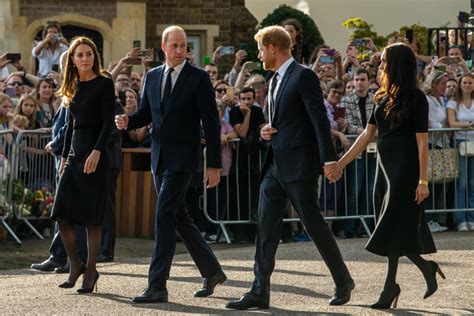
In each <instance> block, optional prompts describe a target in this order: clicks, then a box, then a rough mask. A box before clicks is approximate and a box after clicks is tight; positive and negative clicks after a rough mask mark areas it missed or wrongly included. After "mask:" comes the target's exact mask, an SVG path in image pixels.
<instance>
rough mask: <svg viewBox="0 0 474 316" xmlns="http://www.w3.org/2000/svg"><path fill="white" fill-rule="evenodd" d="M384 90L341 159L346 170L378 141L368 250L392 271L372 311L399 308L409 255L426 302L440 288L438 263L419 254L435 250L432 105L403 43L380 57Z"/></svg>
mask: <svg viewBox="0 0 474 316" xmlns="http://www.w3.org/2000/svg"><path fill="white" fill-rule="evenodd" d="M381 58H382V63H381V65H380V68H379V71H381V87H380V89H379V91H378V92H377V93H376V95H375V97H374V99H375V103H376V106H375V107H374V110H373V112H372V115H371V116H370V119H369V122H368V124H367V127H366V128H365V131H364V132H363V133H362V134H361V135H360V136H359V137H358V138H357V140H356V142H355V143H354V145H353V146H352V147H351V148H350V149H349V151H348V152H347V153H346V154H345V155H344V156H343V157H342V158H341V159H340V160H339V162H338V164H339V165H340V167H341V168H344V167H345V166H347V164H349V163H350V162H351V161H352V160H354V159H355V158H356V157H357V156H358V155H359V154H360V153H361V152H362V151H363V150H365V149H366V147H367V145H368V144H369V143H370V141H371V140H372V139H373V138H374V136H375V134H376V132H377V131H378V139H377V150H378V155H377V171H376V180H375V188H374V210H375V220H376V227H375V229H374V232H373V234H372V236H371V237H370V239H369V241H368V243H367V245H366V249H367V250H368V251H370V252H372V253H375V254H377V255H380V256H385V257H387V258H388V273H387V278H386V280H385V286H384V289H383V292H382V294H381V295H380V298H379V300H378V301H377V302H376V303H375V304H373V305H372V306H371V307H372V308H390V306H391V305H393V307H396V304H397V301H398V296H399V295H400V286H399V285H398V284H397V283H396V274H397V267H398V259H399V258H400V257H401V256H406V257H407V258H408V259H410V260H411V261H412V262H413V263H414V264H415V265H416V266H417V267H418V269H420V270H421V272H422V273H423V276H424V278H425V281H426V284H427V291H426V293H425V295H424V298H428V297H429V296H431V295H432V294H433V293H434V292H435V291H436V290H437V288H438V283H437V280H436V273H437V272H438V273H439V274H440V275H441V276H442V277H444V275H443V274H442V272H441V270H440V268H439V266H438V264H437V263H436V262H434V261H427V260H425V259H423V258H422V257H421V256H420V255H421V254H429V253H434V252H436V247H435V244H434V242H433V238H432V236H431V233H430V231H429V229H428V225H427V224H426V222H425V219H424V216H423V208H422V204H421V203H422V202H423V200H425V199H426V198H427V197H428V195H429V191H428V181H427V180H428V102H427V100H426V97H425V95H424V94H423V92H422V91H421V90H420V89H419V88H418V84H417V82H418V81H417V73H416V58H415V55H414V53H413V51H412V50H411V49H410V47H408V46H407V45H405V44H402V43H397V44H393V45H390V46H387V47H386V48H385V49H384V51H383V53H382V57H381Z"/></svg>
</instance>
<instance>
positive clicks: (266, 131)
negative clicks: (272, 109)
mask: <svg viewBox="0 0 474 316" xmlns="http://www.w3.org/2000/svg"><path fill="white" fill-rule="evenodd" d="M277 132H278V130H277V129H276V128H273V127H271V125H270V124H267V125H265V126H264V127H262V129H261V130H260V137H262V139H263V140H266V141H269V140H271V139H272V135H273V134H275V133H277Z"/></svg>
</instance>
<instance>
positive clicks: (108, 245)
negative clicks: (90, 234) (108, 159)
mask: <svg viewBox="0 0 474 316" xmlns="http://www.w3.org/2000/svg"><path fill="white" fill-rule="evenodd" d="M119 174H120V169H112V170H111V172H110V179H109V185H108V187H107V204H106V205H105V214H104V223H103V225H102V240H101V242H100V254H102V255H104V256H107V257H113V256H114V250H115V231H116V228H115V226H116V223H115V221H116V219H115V191H116V189H117V178H118V175H119Z"/></svg>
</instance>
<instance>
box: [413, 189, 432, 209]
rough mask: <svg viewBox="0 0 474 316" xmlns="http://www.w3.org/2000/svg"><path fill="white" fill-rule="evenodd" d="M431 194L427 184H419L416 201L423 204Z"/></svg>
mask: <svg viewBox="0 0 474 316" xmlns="http://www.w3.org/2000/svg"><path fill="white" fill-rule="evenodd" d="M429 195H430V190H429V189H428V186H427V185H424V184H418V186H417V187H416V192H415V202H416V204H418V205H419V204H421V202H423V201H424V200H425V199H426V198H427V197H428V196H429Z"/></svg>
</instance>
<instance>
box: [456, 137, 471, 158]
mask: <svg viewBox="0 0 474 316" xmlns="http://www.w3.org/2000/svg"><path fill="white" fill-rule="evenodd" d="M459 154H460V155H461V156H463V157H464V156H474V141H465V142H460V143H459Z"/></svg>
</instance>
